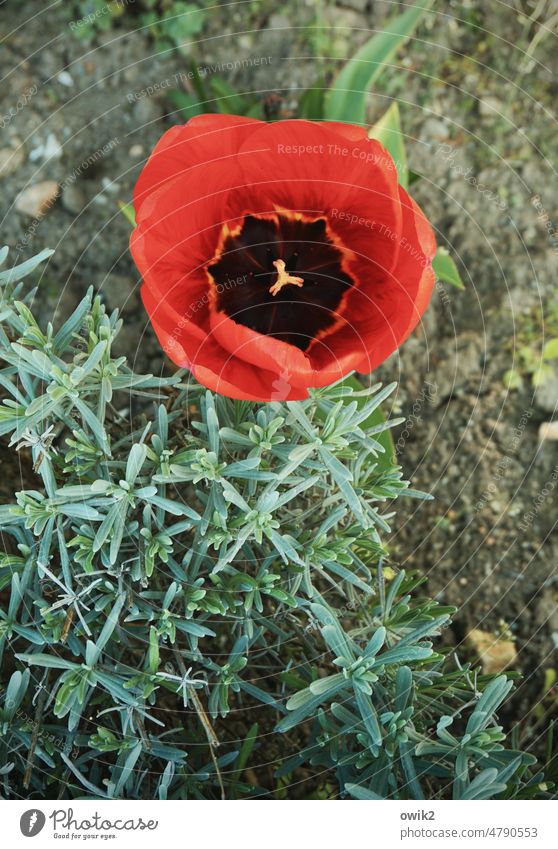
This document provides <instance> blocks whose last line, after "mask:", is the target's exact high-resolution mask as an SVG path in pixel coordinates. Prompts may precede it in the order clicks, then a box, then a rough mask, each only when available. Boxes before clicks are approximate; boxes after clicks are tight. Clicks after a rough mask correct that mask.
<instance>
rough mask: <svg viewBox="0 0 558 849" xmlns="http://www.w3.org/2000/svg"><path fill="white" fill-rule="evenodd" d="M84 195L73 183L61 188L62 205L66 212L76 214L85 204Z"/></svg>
mask: <svg viewBox="0 0 558 849" xmlns="http://www.w3.org/2000/svg"><path fill="white" fill-rule="evenodd" d="M85 202H86V201H85V195H84V194H83V192H82V190H81V189H80V187H79V186H76V185H75V183H69V184H68V185H67V186H64V188H63V189H62V206H63V207H64V209H65V210H66V211H67V212H71V213H72V214H73V215H78V214H79V213H80V212H81V211H82V209H83V208H84V206H85Z"/></svg>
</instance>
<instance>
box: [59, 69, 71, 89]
mask: <svg viewBox="0 0 558 849" xmlns="http://www.w3.org/2000/svg"><path fill="white" fill-rule="evenodd" d="M56 79H57V80H58V82H59V83H61V84H62V85H65V86H66V87H67V88H70V87H71V86H73V84H74V81H73V79H72V77H71V76H70V74H69V73H68V72H67V71H60V73H59V74H58V76H57V77H56Z"/></svg>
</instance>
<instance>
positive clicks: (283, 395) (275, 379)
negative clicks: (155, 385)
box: [141, 286, 308, 401]
mask: <svg viewBox="0 0 558 849" xmlns="http://www.w3.org/2000/svg"><path fill="white" fill-rule="evenodd" d="M141 295H142V299H143V302H144V305H145V308H146V310H147V313H148V314H149V318H150V321H151V324H152V325H153V328H154V330H155V333H156V334H157V338H158V339H159V342H160V343H161V347H162V348H163V350H164V351H165V353H166V354H167V356H169V357H170V359H171V360H172V361H173V362H174V363H176V364H177V365H178V366H181V367H182V368H187V369H189V370H190V371H191V372H192V373H193V374H194V376H195V377H196V379H197V380H199V382H200V383H203V384H204V386H207V387H208V388H209V389H212V390H213V391H215V392H218V393H219V394H221V395H227V396H228V397H230V398H237V399H239V400H242V401H298V400H301V399H302V398H307V397H308V392H307V391H306V389H304V388H299V387H296V386H293V385H292V384H291V383H290V381H289V379H288V375H287V374H278V373H275V372H272V371H268V370H267V369H264V368H257V367H254V366H251V365H249V364H248V363H245V362H243V361H242V360H239V359H238V358H237V357H235V356H231V355H230V354H229V352H228V351H225V350H224V348H221V346H220V345H219V344H218V343H217V342H216V341H215V339H213V338H212V337H210V336H206V337H204V338H203V339H201V340H200V338H199V335H198V334H197V333H190V332H189V331H190V330H191V328H190V327H189V326H188V327H186V328H184V329H183V332H181V334H180V335H179V336H178V337H176V336H175V325H174V316H173V314H172V313H169V311H168V308H167V305H166V303H165V302H164V301H159V302H158V301H157V300H156V299H155V298H154V297H153V295H152V294H151V291H150V289H149V288H148V287H147V286H143V287H142V290H141Z"/></svg>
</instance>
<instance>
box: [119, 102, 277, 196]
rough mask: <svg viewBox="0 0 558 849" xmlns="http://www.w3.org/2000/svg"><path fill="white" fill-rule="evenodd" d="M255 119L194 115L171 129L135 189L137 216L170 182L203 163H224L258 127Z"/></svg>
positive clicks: (259, 122)
mask: <svg viewBox="0 0 558 849" xmlns="http://www.w3.org/2000/svg"><path fill="white" fill-rule="evenodd" d="M261 125H262V122H261V121H257V120H256V119H255V118H243V117H241V116H238V115H209V114H208V115H196V117H195V118H191V119H190V121H188V122H187V123H186V124H183V125H181V126H177V127H171V129H170V130H168V131H167V132H166V133H165V134H164V136H163V137H162V138H161V139H160V140H159V142H158V143H157V145H156V146H155V148H154V150H153V152H152V154H151V156H150V157H149V159H148V160H147V163H146V165H145V167H144V169H143V171H142V172H141V174H140V176H139V178H138V181H137V183H136V186H135V189H134V207H135V209H136V213H137V212H138V211H139V208H140V206H141V205H142V204H143V202H144V201H145V199H146V198H147V197H149V195H150V194H151V193H152V192H154V191H156V190H157V189H158V188H160V187H161V186H162V185H163V184H164V183H166V182H167V181H169V180H174V179H176V178H177V177H180V176H182V175H184V174H185V173H186V172H187V171H189V170H190V169H191V168H195V167H196V166H198V165H201V164H203V163H206V162H215V161H220V162H222V163H223V164H225V165H226V164H227V161H230V158H231V157H233V156H234V155H235V154H236V152H237V151H238V149H239V147H240V145H241V144H242V142H243V141H245V139H247V138H248V137H249V136H250V134H251V133H253V132H254V130H256V129H257V128H258V127H259V126H261Z"/></svg>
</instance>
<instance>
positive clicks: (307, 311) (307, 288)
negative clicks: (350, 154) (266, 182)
mask: <svg viewBox="0 0 558 849" xmlns="http://www.w3.org/2000/svg"><path fill="white" fill-rule="evenodd" d="M343 259H344V255H343V251H342V250H341V249H340V248H339V247H337V246H336V245H335V244H334V243H333V241H332V240H331V238H330V236H329V235H328V231H327V221H326V219H325V218H323V217H321V218H316V219H304V218H300V217H297V216H293V217H289V216H286V215H281V214H276V215H273V216H269V217H268V216H266V217H258V216H256V215H246V216H245V217H244V220H243V222H242V225H241V227H240V229H239V230H238V231H237V232H234V233H227V234H226V235H225V237H224V239H223V240H222V244H221V248H220V250H219V254H218V256H217V257H216V259H215V260H214V261H213V262H212V263H211V264H210V265H209V266H208V269H207V270H208V272H209V275H210V277H211V279H212V280H213V281H214V283H215V288H214V291H215V298H216V301H215V306H216V308H217V310H218V311H221V312H224V313H225V314H226V315H227V316H228V317H229V318H231V319H233V320H234V321H236V322H237V323H239V324H243V325H245V326H246V327H249V328H250V329H251V330H254V331H256V332H257V333H261V334H264V335H266V336H272V337H274V338H276V339H279V340H280V341H282V342H287V343H288V344H290V345H294V346H296V347H297V348H300V350H302V351H305V350H306V349H307V348H308V347H309V345H310V344H311V343H312V341H313V340H314V339H316V338H317V337H318V336H319V335H320V334H322V333H323V332H324V331H327V330H328V329H330V328H331V327H332V326H333V325H334V324H335V323H336V321H337V320H338V318H339V312H338V310H339V307H340V304H341V302H342V300H343V296H344V295H345V293H346V292H347V291H348V290H349V289H350V288H351V287H352V286H354V280H353V278H352V277H351V276H350V275H349V274H348V273H347V272H346V271H345V270H344V269H343ZM277 260H283V262H284V267H285V269H286V272H287V273H288V274H289V275H292V276H293V277H296V278H302V280H303V281H304V282H303V284H302V285H296V284H295V285H289V284H288V283H287V284H286V285H282V286H281V288H280V290H279V291H276V294H273V293H272V292H271V291H270V290H271V289H272V288H273V287H274V284H276V282H277V280H278V268H277V265H274V263H276V262H277ZM276 288H277V287H276Z"/></svg>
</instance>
